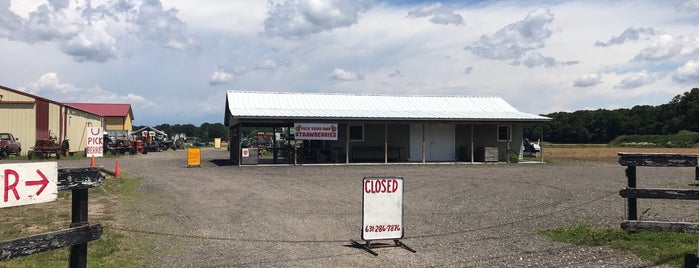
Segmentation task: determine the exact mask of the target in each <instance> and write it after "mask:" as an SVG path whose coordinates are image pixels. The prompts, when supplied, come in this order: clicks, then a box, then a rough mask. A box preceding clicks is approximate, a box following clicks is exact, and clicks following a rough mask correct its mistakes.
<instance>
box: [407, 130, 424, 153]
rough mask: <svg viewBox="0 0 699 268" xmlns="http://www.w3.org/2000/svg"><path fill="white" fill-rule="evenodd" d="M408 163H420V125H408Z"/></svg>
mask: <svg viewBox="0 0 699 268" xmlns="http://www.w3.org/2000/svg"><path fill="white" fill-rule="evenodd" d="M408 161H413V162H422V124H411V125H410V157H408Z"/></svg>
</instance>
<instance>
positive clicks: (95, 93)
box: [19, 72, 155, 106]
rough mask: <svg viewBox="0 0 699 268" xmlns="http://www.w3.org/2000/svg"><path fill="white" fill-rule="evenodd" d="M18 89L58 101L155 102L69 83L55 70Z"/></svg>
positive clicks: (144, 103) (140, 103)
mask: <svg viewBox="0 0 699 268" xmlns="http://www.w3.org/2000/svg"><path fill="white" fill-rule="evenodd" d="M19 90H21V91H24V92H27V93H31V94H35V95H39V96H41V97H44V98H47V99H50V100H54V101H58V102H97V103H129V104H132V105H134V104H138V105H143V106H154V105H155V103H153V102H151V101H149V100H147V99H146V98H144V97H143V96H141V95H139V94H135V93H131V92H129V93H127V94H126V95H119V94H117V93H114V92H111V91H107V90H104V89H102V88H100V87H99V86H94V87H92V88H80V87H77V86H75V85H73V84H70V83H63V82H61V81H60V79H59V78H58V74H56V73H55V72H49V73H46V74H44V75H42V76H41V77H39V79H37V80H36V81H32V82H29V83H27V84H26V85H25V86H23V87H20V88H19Z"/></svg>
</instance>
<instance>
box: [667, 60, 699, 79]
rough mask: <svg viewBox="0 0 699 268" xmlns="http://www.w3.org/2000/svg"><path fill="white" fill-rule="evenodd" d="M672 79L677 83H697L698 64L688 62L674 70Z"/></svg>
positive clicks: (698, 74) (691, 61)
mask: <svg viewBox="0 0 699 268" xmlns="http://www.w3.org/2000/svg"><path fill="white" fill-rule="evenodd" d="M672 79H673V80H675V81H678V82H692V83H696V82H699V63H697V62H696V61H693V60H690V61H688V62H687V63H685V64H684V65H682V66H681V67H679V68H677V70H675V73H674V74H673V75H672Z"/></svg>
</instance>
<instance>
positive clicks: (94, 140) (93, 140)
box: [87, 137, 102, 145]
mask: <svg viewBox="0 0 699 268" xmlns="http://www.w3.org/2000/svg"><path fill="white" fill-rule="evenodd" d="M87 144H99V145H101V144H102V138H94V137H88V138H87Z"/></svg>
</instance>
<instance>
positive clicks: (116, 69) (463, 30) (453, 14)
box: [0, 0, 699, 125]
mask: <svg viewBox="0 0 699 268" xmlns="http://www.w3.org/2000/svg"><path fill="white" fill-rule="evenodd" d="M698 23H699V0H678V1H646V0H638V1H601V0H587V1H561V0H557V1H543V0H542V1H412V0H409V1H395V0H356V1H349V0H324V1H323V0H273V1H260V0H236V1H228V0H202V1H189V0H48V1H47V0H22V1H15V0H12V1H10V0H0V51H3V53H2V54H1V56H0V60H1V61H2V64H0V85H3V86H7V87H11V88H15V89H19V90H23V91H26V92H29V93H32V94H37V95H39V96H42V97H46V98H49V99H54V100H57V101H65V102H116V103H130V104H132V106H133V110H134V116H135V119H136V120H135V121H134V124H136V125H155V124H160V123H171V124H176V123H193V124H196V125H199V124H201V123H203V122H210V123H215V122H222V120H223V113H224V107H223V106H224V104H225V91H226V90H253V91H273V92H328V93H357V94H392V95H467V96H482V95H487V96H500V97H502V98H504V99H505V100H506V101H508V102H509V103H510V104H512V105H513V106H515V107H516V108H518V109H519V110H521V111H523V112H528V113H534V114H543V113H550V112H557V111H575V110H580V109H599V108H605V109H616V108H628V107H632V106H634V105H640V104H649V105H658V104H663V103H667V102H668V101H670V99H671V98H672V97H674V96H675V95H677V94H681V93H683V92H685V91H687V90H689V89H691V88H693V87H697V86H698V84H699V26H698Z"/></svg>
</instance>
